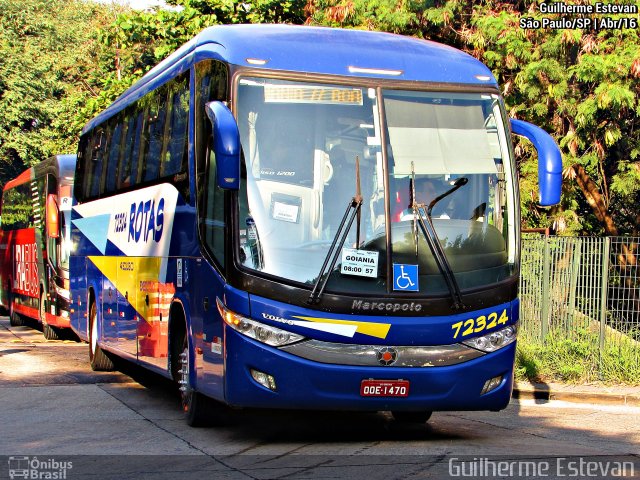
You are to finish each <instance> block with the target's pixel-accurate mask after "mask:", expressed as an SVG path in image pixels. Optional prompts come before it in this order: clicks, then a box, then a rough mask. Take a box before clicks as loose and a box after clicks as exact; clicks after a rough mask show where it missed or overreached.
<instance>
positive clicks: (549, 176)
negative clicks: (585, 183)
mask: <svg viewBox="0 0 640 480" xmlns="http://www.w3.org/2000/svg"><path fill="white" fill-rule="evenodd" d="M511 131H512V132H513V133H514V135H520V136H522V137H525V138H526V139H527V140H529V141H530V142H531V143H532V144H533V146H534V147H535V149H536V150H537V151H538V184H539V185H540V205H542V206H543V207H550V206H552V205H557V204H558V203H560V192H561V190H562V154H561V153H560V149H559V148H558V145H557V144H556V142H555V140H554V139H553V137H551V135H549V134H548V133H547V132H545V131H544V130H542V129H541V128H540V127H537V126H535V125H533V124H531V123H528V122H525V121H522V120H515V119H511Z"/></svg>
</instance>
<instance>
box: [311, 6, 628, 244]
mask: <svg viewBox="0 0 640 480" xmlns="http://www.w3.org/2000/svg"><path fill="white" fill-rule="evenodd" d="M633 3H635V4H636V5H640V2H638V1H636V2H633ZM310 6H311V7H310V8H309V9H308V11H309V13H310V21H311V23H318V24H323V25H331V26H342V27H354V28H368V29H376V30H387V31H392V32H396V33H401V34H404V35H414V36H418V37H422V38H429V39H432V40H435V41H440V42H443V43H448V44H450V45H452V46H455V47H458V48H461V49H463V50H465V51H467V52H468V53H470V54H472V55H473V56H475V57H476V58H478V59H479V60H481V61H483V62H484V63H485V64H486V65H488V66H489V67H490V68H491V69H492V70H493V73H494V75H495V76H496V78H497V80H498V82H499V84H500V85H501V86H502V88H503V93H504V95H505V100H506V104H507V107H508V109H509V113H510V115H511V116H516V117H518V118H522V119H524V120H527V121H530V122H533V123H535V124H537V125H540V126H541V127H542V128H544V129H546V130H547V131H549V132H551V133H552V134H553V136H554V137H555V138H556V140H557V141H558V143H559V144H560V146H561V148H562V151H563V156H564V167H565V172H567V173H570V172H571V167H572V166H573V165H582V166H584V168H585V169H586V172H587V173H588V175H589V177H590V178H591V180H592V181H593V182H594V183H595V184H596V185H597V187H598V191H597V192H596V193H597V195H599V196H601V197H602V198H603V203H604V205H605V207H606V209H607V212H606V214H607V215H610V216H611V217H612V218H613V220H614V223H615V224H616V226H617V228H618V230H619V232H620V233H631V234H636V235H637V234H640V224H639V222H640V216H638V215H637V207H636V205H637V199H638V192H637V190H636V189H635V188H633V187H634V185H638V182H637V179H638V178H637V177H638V168H639V167H638V166H639V165H640V163H639V162H638V154H639V153H640V148H639V145H640V128H639V127H640V123H639V118H638V117H639V115H638V114H639V113H640V105H639V103H638V101H637V96H638V92H639V91H640V39H639V34H638V30H637V29H626V30H615V29H611V30H599V31H586V30H563V29H539V30H526V29H522V28H520V27H519V22H520V18H521V17H523V16H531V17H533V18H536V19H538V20H539V19H541V18H542V14H540V13H539V11H538V9H537V8H536V6H535V4H532V3H531V2H513V3H505V2H497V1H486V2H481V3H480V2H478V3H476V2H466V1H461V0H449V1H425V2H411V1H400V2H398V1H385V0H380V1H377V2H372V1H371V0H311V2H310ZM372 12H375V13H376V15H375V17H374V15H373V14H372ZM516 153H517V154H518V155H517V159H518V165H519V167H520V173H521V194H522V195H521V197H522V211H523V213H524V218H523V220H524V221H523V224H524V226H528V227H551V226H555V227H556V228H558V229H559V231H560V233H564V234H575V233H586V234H598V233H602V232H603V226H602V224H601V222H600V221H599V220H598V219H597V218H596V216H595V215H594V210H593V208H592V206H591V205H590V204H589V202H588V201H587V197H586V192H585V191H583V190H582V189H581V188H579V187H578V185H577V184H576V183H575V182H573V181H572V178H571V177H568V178H567V181H566V182H565V185H564V192H563V200H562V204H561V205H560V206H558V207H556V208H554V209H551V210H543V209H540V208H538V207H537V205H536V202H537V194H536V193H535V192H537V184H536V182H537V179H536V177H537V171H536V159H535V153H534V152H533V150H532V148H531V147H530V146H528V144H527V143H526V142H519V143H518V148H517V149H516ZM634 213H635V215H634Z"/></svg>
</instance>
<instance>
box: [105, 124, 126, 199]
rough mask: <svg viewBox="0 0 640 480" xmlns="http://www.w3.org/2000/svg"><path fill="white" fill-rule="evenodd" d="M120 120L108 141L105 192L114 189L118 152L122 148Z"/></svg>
mask: <svg viewBox="0 0 640 480" xmlns="http://www.w3.org/2000/svg"><path fill="white" fill-rule="evenodd" d="M121 140H122V122H121V121H120V122H118V124H117V125H116V126H115V128H114V129H113V133H112V134H111V141H110V142H109V145H110V147H109V157H108V159H107V173H106V175H105V177H106V184H105V191H106V192H107V193H110V192H113V191H114V190H115V189H116V179H117V177H118V160H119V158H120V152H121V150H122V141H121Z"/></svg>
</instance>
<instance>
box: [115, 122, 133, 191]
mask: <svg viewBox="0 0 640 480" xmlns="http://www.w3.org/2000/svg"><path fill="white" fill-rule="evenodd" d="M125 132H126V133H125V135H124V145H123V152H122V158H120V165H119V167H118V185H117V188H125V187H127V186H128V185H131V155H132V154H131V149H132V146H133V143H134V135H135V132H136V115H135V112H129V113H128V115H127V117H126V119H125Z"/></svg>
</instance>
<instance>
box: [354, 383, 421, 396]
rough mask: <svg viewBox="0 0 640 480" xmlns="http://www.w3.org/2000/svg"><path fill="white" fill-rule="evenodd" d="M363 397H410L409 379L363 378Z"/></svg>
mask: <svg viewBox="0 0 640 480" xmlns="http://www.w3.org/2000/svg"><path fill="white" fill-rule="evenodd" d="M360 396H361V397H408V396H409V381H408V380H362V383H361V384H360Z"/></svg>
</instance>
